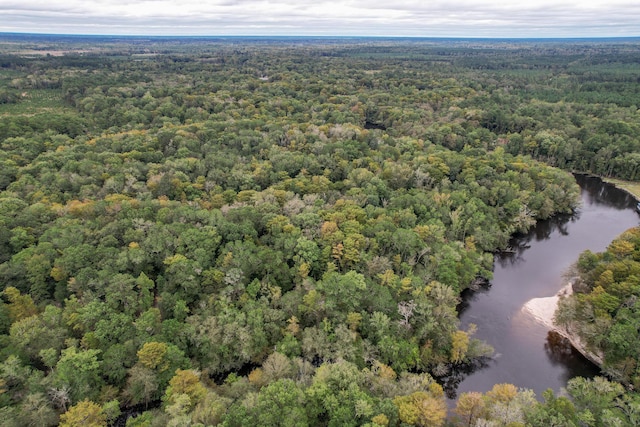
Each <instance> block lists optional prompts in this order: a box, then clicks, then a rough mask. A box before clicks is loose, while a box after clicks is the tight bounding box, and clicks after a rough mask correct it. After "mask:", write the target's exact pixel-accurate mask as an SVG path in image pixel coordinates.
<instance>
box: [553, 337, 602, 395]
mask: <svg viewBox="0 0 640 427" xmlns="http://www.w3.org/2000/svg"><path fill="white" fill-rule="evenodd" d="M544 349H545V351H546V353H547V357H548V358H549V362H550V363H552V364H554V365H560V366H563V367H568V368H569V369H567V370H566V371H565V372H563V373H562V375H561V376H562V382H563V383H566V382H567V381H569V380H570V379H571V378H574V377H578V376H581V377H591V376H593V373H594V372H595V371H598V367H597V366H596V365H594V364H593V363H592V362H591V361H590V360H589V359H587V358H586V357H584V356H583V355H582V354H581V353H580V352H579V351H578V350H576V349H575V348H573V346H572V345H571V343H570V342H569V340H568V339H567V338H565V337H563V336H562V335H560V334H559V333H557V332H555V331H549V333H548V334H547V341H546V342H545V344H544Z"/></svg>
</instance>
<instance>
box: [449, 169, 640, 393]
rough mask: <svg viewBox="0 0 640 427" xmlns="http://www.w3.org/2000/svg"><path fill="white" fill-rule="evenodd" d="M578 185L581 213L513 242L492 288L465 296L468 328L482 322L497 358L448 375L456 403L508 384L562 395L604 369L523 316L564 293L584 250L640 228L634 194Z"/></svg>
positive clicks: (590, 183)
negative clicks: (531, 304)
mask: <svg viewBox="0 0 640 427" xmlns="http://www.w3.org/2000/svg"><path fill="white" fill-rule="evenodd" d="M576 180H577V181H578V184H579V185H580V187H581V188H582V206H581V207H580V209H579V210H578V212H577V213H576V214H575V215H573V216H564V217H559V218H554V219H553V220H550V221H544V222H541V223H539V224H538V225H537V226H536V227H535V228H534V229H533V230H532V231H531V232H530V233H529V234H528V235H526V236H523V237H519V238H516V239H514V241H513V243H512V245H513V247H514V248H515V252H514V253H510V254H505V255H500V256H497V257H496V263H495V271H494V278H493V280H492V281H491V286H490V287H489V288H487V289H482V290H480V291H477V292H473V293H469V294H467V295H464V301H463V303H462V304H461V306H460V321H461V327H462V329H466V327H467V325H469V324H470V323H475V324H476V325H477V326H478V332H477V333H476V335H475V337H476V338H479V339H482V340H484V341H486V342H488V343H489V344H491V345H492V346H493V347H494V348H495V351H496V357H495V359H493V360H491V361H489V362H487V364H486V365H485V366H482V367H476V368H475V369H473V370H471V369H470V371H472V372H457V373H456V374H453V375H452V376H451V377H449V378H448V379H447V381H448V384H447V385H448V386H449V387H447V389H448V393H449V397H450V398H455V395H456V393H457V394H459V393H461V392H466V391H479V392H486V391H488V390H490V389H491V388H492V387H493V385H494V384H497V383H505V382H506V383H512V384H515V385H516V386H518V387H523V388H528V389H532V390H533V391H535V393H536V394H537V395H538V397H540V396H541V393H542V391H544V390H546V389H547V388H551V389H553V390H555V391H556V392H558V391H559V390H560V389H561V388H562V387H564V386H565V385H566V383H567V381H568V380H569V379H571V378H573V377H575V376H578V375H581V376H588V377H591V376H594V375H597V374H598V369H597V367H595V366H594V365H593V364H591V363H590V362H589V361H587V360H586V359H584V358H583V357H582V356H581V355H580V354H579V353H577V352H575V351H574V350H573V349H571V347H570V346H567V345H566V343H564V342H563V340H561V339H558V337H557V335H555V334H549V330H548V328H545V327H544V326H541V325H539V324H538V323H536V322H535V321H534V320H533V319H532V318H531V317H530V315H528V314H526V313H523V312H522V311H521V309H522V306H523V305H524V304H525V303H526V302H527V301H528V300H530V299H532V298H540V297H548V296H552V295H554V294H555V293H556V292H557V291H558V290H560V289H561V288H562V287H563V286H564V284H565V283H564V280H563V277H562V276H563V273H564V272H565V271H566V270H567V269H568V268H569V267H570V266H571V264H572V263H574V262H575V261H576V259H577V258H578V256H579V255H580V253H581V252H583V251H584V250H586V249H590V250H591V251H594V252H599V251H602V250H604V249H605V248H606V247H607V245H608V244H609V243H610V242H611V241H612V240H613V239H614V238H615V237H616V236H618V235H619V234H620V233H622V232H623V231H625V230H627V229H628V228H631V227H634V226H636V225H639V224H640V216H638V214H637V213H636V212H635V210H634V208H635V200H634V199H633V198H632V197H630V196H628V195H627V194H626V193H624V192H622V191H620V190H618V189H616V188H614V187H613V186H610V185H608V184H604V183H602V182H601V181H600V180H599V179H597V178H592V177H585V176H577V177H576Z"/></svg>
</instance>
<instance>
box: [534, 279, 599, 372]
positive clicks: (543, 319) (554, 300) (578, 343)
mask: <svg viewBox="0 0 640 427" xmlns="http://www.w3.org/2000/svg"><path fill="white" fill-rule="evenodd" d="M572 294H573V282H572V281H569V282H568V283H567V284H566V285H565V286H563V287H562V288H561V289H560V290H559V291H558V292H557V293H556V294H555V295H553V296H550V297H542V298H533V299H530V300H529V301H527V302H526V303H525V304H524V305H523V306H522V311H523V312H525V313H526V314H529V315H530V316H531V317H532V318H533V319H535V320H536V321H537V322H538V323H540V324H542V325H544V326H546V327H548V328H549V329H550V330H552V331H553V332H556V333H558V334H560V335H561V336H563V337H564V338H566V339H567V340H569V342H570V343H571V345H572V346H573V348H575V349H576V350H577V351H578V352H580V354H582V355H583V356H584V357H586V358H587V359H589V360H590V361H591V362H593V363H594V364H596V365H597V366H598V367H599V368H602V366H603V363H604V361H603V358H602V356H601V355H598V354H595V353H593V352H592V351H589V350H588V349H587V348H586V345H585V344H584V343H583V342H582V340H580V337H578V336H577V335H576V334H573V333H572V332H571V331H570V330H567V329H565V328H561V327H559V326H558V325H556V324H555V322H554V317H555V313H556V310H557V308H558V304H559V302H560V301H561V299H562V298H566V297H568V296H570V295H572Z"/></svg>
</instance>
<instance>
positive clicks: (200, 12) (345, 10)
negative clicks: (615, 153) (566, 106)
mask: <svg viewBox="0 0 640 427" xmlns="http://www.w3.org/2000/svg"><path fill="white" fill-rule="evenodd" d="M0 16H1V17H2V19H0V31H9V32H40V33H92V34H149V35H240V34H242V35H274V34H281V35H379V36H388V35H389V36H402V35H407V36H457V37H564V36H568V37H596V36H640V2H638V1H637V0H613V1H603V0H584V1H581V2H576V1H566V0H529V1H524V2H523V1H506V0H505V1H490V0H450V1H443V0H435V1H418V0H398V1H393V2H390V1H388V0H387V1H380V0H347V1H335V0H317V1H313V0H182V1H178V0H102V1H96V0H83V1H81V0H65V1H43V0H0Z"/></svg>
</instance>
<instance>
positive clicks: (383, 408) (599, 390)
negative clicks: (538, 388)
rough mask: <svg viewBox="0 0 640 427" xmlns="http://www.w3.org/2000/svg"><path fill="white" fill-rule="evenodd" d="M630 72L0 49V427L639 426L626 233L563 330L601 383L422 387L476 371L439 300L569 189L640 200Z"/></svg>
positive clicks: (548, 45)
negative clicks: (466, 389)
mask: <svg viewBox="0 0 640 427" xmlns="http://www.w3.org/2000/svg"><path fill="white" fill-rule="evenodd" d="M639 53H640V42H638V41H633V40H632V41H599V42H594V41H572V42H569V41H565V42H554V41H547V42H531V41H530V42H522V41H521V42H513V41H500V42H498V41H494V42H489V41H461V40H458V41H455V40H454V41H433V40H384V39H381V40H377V39H288V38H280V39H249V38H246V39H243V38H240V39H228V40H222V39H220V40H219V39H195V38H194V39H189V38H187V39H164V38H157V39H153V38H152V39H136V38H124V39H100V38H81V37H66V38H65V37H36V36H33V37H28V36H24V37H18V36H4V37H0V116H1V118H2V119H1V120H0V144H1V150H0V162H1V165H2V167H1V168H0V279H1V280H2V293H1V294H0V295H1V300H0V343H1V345H0V420H2V421H0V425H3V426H23V425H29V426H49V425H57V424H60V425H63V426H79V425H92V426H93V425H95V426H100V425H125V424H126V425H127V426H131V427H133V426H157V425H173V426H188V425H193V426H196V425H199V426H211V425H218V424H221V425H225V426H245V425H291V426H304V425H310V426H325V425H326V426H348V425H353V426H355V425H370V426H401V425H416V426H441V425H444V424H445V423H448V424H452V425H465V426H472V425H486V426H493V425H511V426H516V425H532V426H538V425H540V426H542V425H558V426H578V425H588V426H604V425H616V424H615V423H617V425H637V423H638V421H639V418H640V398H638V397H637V395H636V394H635V393H633V392H630V391H628V389H626V388H625V387H624V386H623V385H621V384H630V381H631V383H634V384H637V383H638V380H637V373H636V362H637V360H638V357H639V355H638V346H637V345H634V344H633V343H636V342H637V340H638V338H637V337H638V334H637V331H638V329H637V327H636V326H633V325H636V324H637V322H635V320H634V322H635V323H631V326H629V325H626V324H625V325H624V326H616V325H617V324H616V323H615V319H618V318H620V319H625V320H631V319H635V317H634V314H633V313H634V312H635V311H634V310H635V303H636V296H637V295H638V292H639V291H638V289H637V288H638V284H637V283H636V282H637V281H638V279H637V277H636V275H638V274H640V273H638V272H637V271H636V270H638V268H637V266H636V265H635V264H634V263H636V264H637V262H636V261H637V260H636V259H635V255H637V252H638V250H637V249H636V246H638V247H640V241H639V240H638V238H637V237H633V236H636V234H637V232H630V234H629V235H628V236H626V237H623V240H621V241H618V242H614V243H613V244H612V248H611V249H610V251H611V253H610V254H604V255H593V254H587V255H584V256H583V257H582V258H581V260H580V262H579V264H578V266H579V270H580V281H581V283H582V284H583V287H584V295H580V296H579V297H578V299H577V300H576V301H577V302H575V303H573V305H571V306H570V307H574V306H575V307H576V308H574V309H573V311H571V313H570V314H571V316H569V315H568V314H566V313H568V312H569V310H568V309H565V310H564V311H563V313H565V314H563V315H562V316H564V317H562V316H559V318H560V317H562V319H564V322H565V323H564V325H565V326H566V327H569V326H571V327H573V328H579V329H581V331H582V330H584V331H588V330H590V331H595V332H593V333H592V335H591V336H590V338H593V341H589V340H588V342H589V344H590V345H593V346H597V345H604V347H605V350H604V351H606V352H607V353H606V367H607V369H606V370H605V372H606V373H607V374H612V375H611V377H610V378H609V380H607V379H604V378H596V379H594V380H587V379H582V378H576V379H574V380H571V381H570V383H569V385H568V386H567V395H566V396H559V397H558V396H555V395H554V394H553V392H551V391H549V392H548V393H545V395H544V396H539V397H538V398H539V399H541V400H540V401H538V400H537V399H536V396H534V395H533V393H532V392H530V391H527V390H521V389H518V388H517V384H516V385H511V384H497V385H496V386H495V387H494V389H493V390H491V391H490V392H488V393H485V394H484V395H483V394H480V393H464V394H462V395H461V396H460V397H459V399H458V402H457V404H456V405H455V408H453V409H452V410H448V408H447V405H446V401H445V397H444V391H443V388H442V386H441V385H440V384H439V383H438V382H437V381H436V380H435V379H434V377H435V378H437V377H438V374H441V373H443V372H446V371H447V370H451V369H456V368H457V367H459V366H462V365H466V364H472V363H474V361H476V360H479V359H482V358H486V357H489V356H490V355H491V353H492V349H491V348H490V346H488V345H487V344H486V343H483V342H480V341H478V340H476V339H474V338H473V332H474V330H473V328H470V329H468V330H459V328H458V319H457V313H456V306H457V304H458V302H459V296H460V293H461V292H462V291H463V290H464V289H467V288H470V287H471V288H473V287H477V286H482V284H483V283H485V282H487V281H488V280H490V278H491V275H492V268H493V255H494V253H495V252H496V251H500V250H504V249H506V248H507V246H508V242H509V238H510V236H512V235H514V234H515V233H521V232H526V231H527V230H528V229H529V227H531V226H532V225H533V224H535V222H536V221H538V220H540V219H546V218H549V217H551V216H553V215H555V214H558V213H571V212H573V211H574V209H575V208H576V207H577V204H578V201H579V189H578V187H577V185H576V183H575V181H574V179H573V177H572V175H571V174H570V173H569V172H570V171H580V172H589V173H594V174H599V175H603V176H614V177H618V178H622V179H628V180H634V179H640V169H639V167H640V149H639V148H640V146H639V145H640V138H639V136H640V124H639V123H640V121H639V120H638V119H639V118H640V116H639V114H640V113H639V112H638V108H637V106H638V105H640V67H639V66H638V65H639V62H640V55H639ZM634 239H635V240H634ZM605 276H606V277H605ZM609 276H610V277H609ZM605 282H606V283H605ZM589 304H590V306H589V307H593V308H588V309H587V308H584V307H586V306H587V305H589ZM593 313H595V317H594V316H591V317H589V316H590V314H593ZM574 314H575V316H574ZM578 315H580V316H582V317H579V316H578ZM593 322H595V326H593V324H594V323H593ZM602 325H606V327H607V329H606V331H612V332H615V333H611V334H608V335H607V332H605V330H604V329H600V328H601V327H602ZM634 328H635V329H634ZM634 331H635V335H634ZM600 334H604V335H603V336H604V338H603V336H601V335H600ZM628 336H634V337H635V338H634V341H629V340H627V337H628ZM625 345H626V346H627V347H625ZM615 381H622V383H618V382H615Z"/></svg>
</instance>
